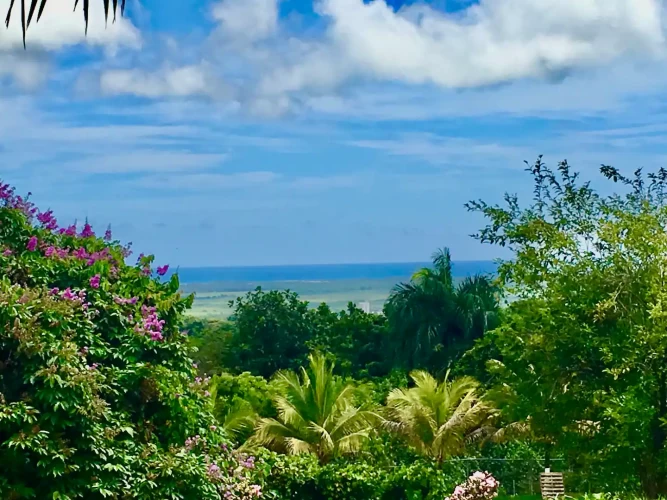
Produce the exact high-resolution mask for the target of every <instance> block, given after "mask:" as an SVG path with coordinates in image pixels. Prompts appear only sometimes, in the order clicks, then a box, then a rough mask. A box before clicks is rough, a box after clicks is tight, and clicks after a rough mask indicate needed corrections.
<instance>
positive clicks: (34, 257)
mask: <svg viewBox="0 0 667 500" xmlns="http://www.w3.org/2000/svg"><path fill="white" fill-rule="evenodd" d="M111 240H112V238H111V232H110V231H109V230H107V232H106V233H105V235H104V238H98V237H96V236H95V234H94V232H93V230H92V228H91V226H90V225H89V224H88V223H86V224H85V225H84V226H83V227H82V228H81V229H80V230H78V229H77V227H76V225H71V226H69V227H64V228H59V226H58V224H57V222H56V219H55V218H54V216H53V214H52V212H51V211H47V212H39V211H38V210H37V209H36V208H35V207H34V206H33V205H32V203H31V202H30V201H29V200H28V199H26V198H22V197H20V196H17V195H16V194H15V193H14V191H13V189H11V188H10V187H9V186H7V185H5V184H2V183H0V498H6V499H17V498H40V499H41V498H53V499H57V498H60V499H65V498H67V499H69V498H86V499H95V498H103V497H106V498H109V497H112V498H150V499H153V498H174V499H177V498H188V499H189V498H206V499H214V498H219V497H220V493H222V492H226V491H230V492H231V493H230V495H229V497H231V498H234V497H236V498H248V497H249V496H248V495H255V496H256V495H257V493H258V490H257V488H256V487H253V486H252V485H251V484H250V477H251V475H252V474H253V472H254V471H252V470H250V468H245V467H242V466H241V465H239V460H238V457H237V456H236V455H235V454H234V453H232V452H231V451H229V450H228V449H227V444H226V441H225V439H224V437H223V435H222V434H221V432H220V431H219V430H218V429H217V428H216V426H215V421H214V419H213V416H212V415H211V412H210V403H209V401H208V398H207V395H206V386H205V384H204V382H203V381H202V380H201V379H199V378H195V369H194V367H193V366H192V361H191V359H190V358H189V351H188V347H187V344H186V339H185V338H184V336H183V335H182V334H181V333H180V332H179V322H180V320H181V316H182V314H183V312H184V310H185V309H186V308H187V307H189V306H190V304H191V301H192V299H191V298H185V299H184V298H182V297H181V296H180V294H179V293H178V289H179V283H178V278H177V277H176V276H172V278H171V279H170V280H168V281H164V280H163V279H161V276H162V275H164V274H165V273H166V271H167V268H166V266H163V267H158V268H157V272H155V271H153V269H152V267H151V265H152V263H153V258H152V257H146V256H140V257H139V259H138V262H137V265H135V266H130V265H127V264H126V263H125V258H126V257H127V256H128V255H129V249H128V248H126V247H123V246H121V245H120V244H119V243H118V242H114V241H111Z"/></svg>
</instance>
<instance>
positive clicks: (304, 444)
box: [252, 355, 373, 462]
mask: <svg viewBox="0 0 667 500" xmlns="http://www.w3.org/2000/svg"><path fill="white" fill-rule="evenodd" d="M309 360H310V363H309V368H308V369H306V368H301V373H300V375H299V374H297V373H295V372H291V371H282V372H278V374H276V377H275V382H276V387H277V394H276V395H275V396H274V398H273V402H274V405H275V407H276V410H277V411H278V416H277V418H263V419H261V420H260V421H259V423H258V425H257V428H256V432H255V435H254V436H253V437H252V443H253V444H257V445H263V446H266V447H268V448H271V449H273V450H275V451H280V452H283V453H289V454H300V453H311V454H314V455H316V456H317V457H318V459H319V460H320V461H322V462H327V461H329V460H330V459H332V458H334V457H338V456H341V455H346V454H351V453H356V452H359V451H360V450H361V448H362V446H363V445H364V443H365V442H366V441H367V440H368V439H369V436H370V432H371V424H370V419H371V418H372V417H373V414H372V413H371V412H370V411H369V409H368V408H367V407H366V406H364V405H362V404H360V403H359V401H358V391H357V389H356V387H355V386H354V385H352V384H350V383H347V382H345V381H344V380H343V379H341V378H340V377H337V376H335V375H334V365H333V363H329V362H328V361H327V360H326V359H325V358H324V357H323V356H320V355H311V356H310V358H309Z"/></svg>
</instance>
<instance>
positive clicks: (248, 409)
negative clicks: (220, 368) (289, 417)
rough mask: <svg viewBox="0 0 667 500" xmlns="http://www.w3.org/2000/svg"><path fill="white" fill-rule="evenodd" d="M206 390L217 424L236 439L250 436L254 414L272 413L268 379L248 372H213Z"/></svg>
mask: <svg viewBox="0 0 667 500" xmlns="http://www.w3.org/2000/svg"><path fill="white" fill-rule="evenodd" d="M210 393H211V398H212V402H213V408H214V410H213V413H214V415H215V417H216V418H217V420H218V423H219V425H220V426H221V427H222V429H223V430H224V431H225V434H226V435H227V436H229V437H230V438H232V439H233V440H234V441H235V442H236V443H243V442H245V441H246V440H247V439H248V438H249V437H250V435H251V434H252V432H253V430H254V427H255V424H256V423H257V419H258V418H260V417H274V416H275V415H276V412H275V410H274V408H273V405H272V404H271V398H272V396H273V391H272V389H271V387H270V386H269V383H268V382H267V381H266V379H264V378H262V377H257V376H255V375H251V374H250V373H248V372H244V373H241V374H240V375H231V374H229V373H222V374H220V375H215V376H214V377H213V379H212V382H211V388H210Z"/></svg>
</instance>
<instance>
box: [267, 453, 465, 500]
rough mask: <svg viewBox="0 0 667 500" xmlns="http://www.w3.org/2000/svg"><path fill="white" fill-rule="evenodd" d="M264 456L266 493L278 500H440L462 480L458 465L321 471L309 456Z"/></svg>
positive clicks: (337, 464)
mask: <svg viewBox="0 0 667 500" xmlns="http://www.w3.org/2000/svg"><path fill="white" fill-rule="evenodd" d="M262 456H263V458H264V460H266V462H267V464H270V468H271V472H270V474H269V475H268V477H267V478H266V485H265V489H264V491H265V493H266V494H267V496H268V497H270V498H271V497H272V498H276V499H278V500H283V499H285V500H286V499H295V500H296V499H298V500H321V499H330V500H349V499H353V498H354V499H357V498H358V499H364V500H427V499H428V500H442V499H443V498H444V497H445V496H446V495H447V494H448V493H450V492H451V490H452V489H453V488H454V486H456V484H458V482H460V481H461V480H462V479H465V477H466V475H465V474H466V471H465V469H464V468H463V467H461V466H459V465H454V466H449V465H447V466H445V469H440V468H438V467H437V466H436V465H435V463H434V462H432V461H427V460H419V459H417V460H414V461H411V462H409V463H407V462H406V463H398V464H396V465H395V466H394V465H392V466H386V465H378V464H376V463H375V462H373V461H372V459H368V460H364V459H360V460H355V461H354V462H350V461H341V460H337V461H334V462H331V463H328V464H325V465H321V464H320V463H319V462H318V461H317V459H316V457H314V456H312V455H278V454H272V453H266V452H265V453H264V454H262Z"/></svg>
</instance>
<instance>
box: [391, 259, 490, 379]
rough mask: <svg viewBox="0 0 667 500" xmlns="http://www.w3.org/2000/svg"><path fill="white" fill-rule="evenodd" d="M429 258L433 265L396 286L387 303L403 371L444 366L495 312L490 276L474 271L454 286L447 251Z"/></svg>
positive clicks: (484, 325) (479, 333) (394, 341)
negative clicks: (403, 359) (405, 360)
mask: <svg viewBox="0 0 667 500" xmlns="http://www.w3.org/2000/svg"><path fill="white" fill-rule="evenodd" d="M432 259H433V267H429V268H423V269H420V270H419V271H417V272H416V273H415V274H414V275H413V276H412V279H411V280H410V282H409V283H401V284H399V285H397V286H396V287H395V288H394V290H393V291H392V293H391V295H390V297H389V299H388V301H387V306H386V314H387V316H388V318H389V320H390V323H391V324H392V325H394V327H393V331H392V332H391V333H392V336H393V343H394V349H395V350H396V352H397V353H401V357H405V353H408V354H409V360H408V366H407V368H408V369H412V368H434V369H435V368H440V367H442V366H446V364H447V361H449V360H451V359H452V358H453V357H454V355H455V354H457V353H458V352H460V351H461V350H465V349H466V348H468V347H470V345H471V344H472V342H473V341H474V340H475V339H477V338H479V337H481V336H482V334H483V333H484V332H485V331H487V330H488V329H489V328H493V327H495V324H496V320H497V314H498V311H499V294H498V289H497V288H496V287H495V286H494V284H493V283H492V281H491V279H490V278H488V277H486V276H481V275H477V276H473V277H468V278H465V279H464V280H463V281H461V282H460V283H459V284H458V285H457V284H455V283H454V279H453V276H452V260H451V255H450V253H449V250H448V249H446V248H445V249H442V250H439V251H437V252H436V253H435V254H434V255H433V258H432Z"/></svg>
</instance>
